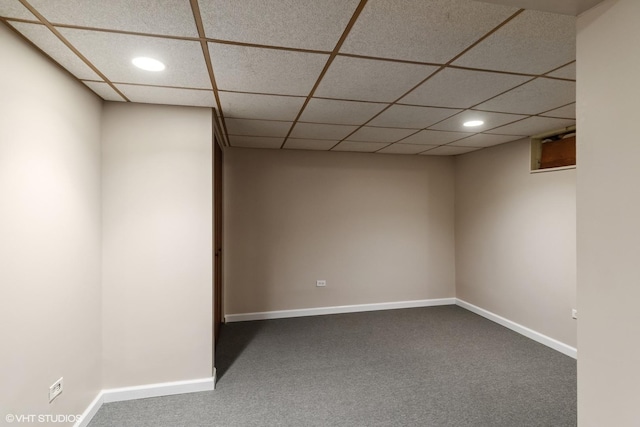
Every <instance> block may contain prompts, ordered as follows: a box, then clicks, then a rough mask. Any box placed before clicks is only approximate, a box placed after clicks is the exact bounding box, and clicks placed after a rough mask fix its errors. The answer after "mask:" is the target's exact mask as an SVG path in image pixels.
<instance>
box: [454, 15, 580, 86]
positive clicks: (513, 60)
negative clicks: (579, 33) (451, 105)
mask: <svg viewBox="0 0 640 427" xmlns="http://www.w3.org/2000/svg"><path fill="white" fill-rule="evenodd" d="M575 57H576V18H575V17H574V16H566V15H558V14H554V13H549V12H538V11H534V10H525V11H524V12H523V13H521V14H520V15H518V16H517V17H516V18H514V19H513V20H511V21H510V22H509V23H507V24H506V25H504V26H503V27H502V28H500V29H499V30H498V31H496V32H495V33H493V34H491V35H490V36H489V37H487V38H486V39H484V40H483V41H482V42H481V43H480V44H478V45H477V46H475V47H474V48H473V49H471V50H470V51H469V52H467V53H465V54H464V55H462V56H461V57H460V58H459V59H457V60H456V61H454V62H453V64H454V65H461V66H465V67H473V68H483V69H487V70H500V71H513V72H519V73H529V74H544V73H546V72H548V71H550V70H553V69H554V68H556V67H559V66H561V65H563V64H566V63H568V62H569V61H572V60H574V59H575Z"/></svg>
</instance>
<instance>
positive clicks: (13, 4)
mask: <svg viewBox="0 0 640 427" xmlns="http://www.w3.org/2000/svg"><path fill="white" fill-rule="evenodd" d="M0 16H2V17H3V18H18V19H28V20H32V21H38V18H36V17H35V16H33V14H32V13H31V12H29V9H27V8H26V7H24V6H23V5H22V3H20V2H19V1H18V0H2V1H1V2H0Z"/></svg>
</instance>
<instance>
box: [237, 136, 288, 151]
mask: <svg viewBox="0 0 640 427" xmlns="http://www.w3.org/2000/svg"><path fill="white" fill-rule="evenodd" d="M229 140H230V142H231V146H232V147H245V148H272V149H279V148H280V147H281V146H282V142H283V141H284V138H273V137H267V136H238V135H232V136H229Z"/></svg>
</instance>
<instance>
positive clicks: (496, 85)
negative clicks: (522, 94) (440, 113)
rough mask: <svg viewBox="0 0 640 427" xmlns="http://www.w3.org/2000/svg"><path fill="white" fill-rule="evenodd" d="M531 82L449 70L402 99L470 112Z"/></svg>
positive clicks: (493, 74)
mask: <svg viewBox="0 0 640 427" xmlns="http://www.w3.org/2000/svg"><path fill="white" fill-rule="evenodd" d="M527 80H530V78H529V77H524V76H514V75H511V74H499V73H486V72H482V71H470V70H459V69H455V68H445V69H444V70H442V71H440V72H439V73H437V74H436V75H434V76H433V77H431V78H430V79H429V80H427V81H426V82H424V83H423V84H422V85H420V86H419V87H418V88H417V89H415V90H414V91H412V92H411V93H410V94H408V95H407V96H405V97H404V98H402V99H401V100H400V101H399V102H400V103H402V104H415V105H429V106H433V107H453V108H469V107H471V106H473V105H476V104H478V103H480V102H482V101H484V100H485V99H489V98H491V97H493V96H496V95H498V94H500V93H502V92H504V91H505V90H509V89H511V88H514V87H516V86H518V85H519V84H522V83H524V82H526V81H527Z"/></svg>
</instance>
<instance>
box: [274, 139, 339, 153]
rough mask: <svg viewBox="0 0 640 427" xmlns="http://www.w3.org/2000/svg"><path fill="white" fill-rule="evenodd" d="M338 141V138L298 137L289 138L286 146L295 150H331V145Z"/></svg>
mask: <svg viewBox="0 0 640 427" xmlns="http://www.w3.org/2000/svg"><path fill="white" fill-rule="evenodd" d="M337 143H338V141H337V140H330V139H298V138H289V139H287V143H286V144H285V146H284V148H291V149H293V150H320V151H323V150H324V151H326V150H330V149H331V147H333V146H334V145H336V144H337Z"/></svg>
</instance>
